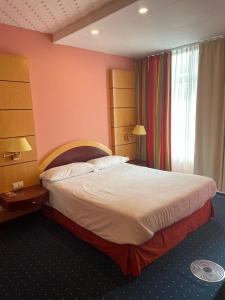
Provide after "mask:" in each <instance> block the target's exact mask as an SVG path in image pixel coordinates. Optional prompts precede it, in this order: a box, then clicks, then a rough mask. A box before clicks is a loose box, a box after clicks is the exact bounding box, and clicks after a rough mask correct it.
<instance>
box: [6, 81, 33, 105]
mask: <svg viewBox="0 0 225 300" xmlns="http://www.w3.org/2000/svg"><path fill="white" fill-rule="evenodd" d="M0 109H32V99H31V90H30V84H29V83H26V82H13V81H11V82H9V81H0Z"/></svg>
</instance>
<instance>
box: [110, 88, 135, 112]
mask: <svg viewBox="0 0 225 300" xmlns="http://www.w3.org/2000/svg"><path fill="white" fill-rule="evenodd" d="M111 93H112V94H111V107H115V108H117V107H135V106H136V104H135V99H134V89H116V88H113V89H112V90H111Z"/></svg>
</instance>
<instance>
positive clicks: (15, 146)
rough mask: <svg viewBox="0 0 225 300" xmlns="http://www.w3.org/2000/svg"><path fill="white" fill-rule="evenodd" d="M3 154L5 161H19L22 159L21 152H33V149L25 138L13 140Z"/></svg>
mask: <svg viewBox="0 0 225 300" xmlns="http://www.w3.org/2000/svg"><path fill="white" fill-rule="evenodd" d="M5 150H6V152H5V153H4V154H3V157H4V159H8V158H10V159H12V160H19V159H21V152H27V151H31V150H32V147H31V145H30V144H29V143H28V141H27V139H26V138H25V137H22V138H16V139H12V140H11V141H10V142H9V143H8V145H7V147H6V149H5Z"/></svg>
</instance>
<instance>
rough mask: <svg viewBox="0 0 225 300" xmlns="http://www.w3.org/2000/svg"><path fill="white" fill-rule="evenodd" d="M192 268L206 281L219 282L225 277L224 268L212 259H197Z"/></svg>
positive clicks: (194, 272) (197, 275) (193, 271)
mask: <svg viewBox="0 0 225 300" xmlns="http://www.w3.org/2000/svg"><path fill="white" fill-rule="evenodd" d="M190 269H191V272H192V273H193V274H194V275H195V276H196V277H198V278H199V279H201V280H204V281H208V282H218V281H221V280H223V279H224V278H225V271H224V269H223V268H222V267H221V266H220V265H218V264H216V263H214V262H213V261H210V260H195V261H193V262H192V263H191V267H190Z"/></svg>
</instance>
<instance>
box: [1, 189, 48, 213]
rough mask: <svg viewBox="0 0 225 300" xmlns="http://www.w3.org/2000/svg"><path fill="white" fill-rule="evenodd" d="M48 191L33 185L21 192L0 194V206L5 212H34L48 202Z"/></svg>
mask: <svg viewBox="0 0 225 300" xmlns="http://www.w3.org/2000/svg"><path fill="white" fill-rule="evenodd" d="M48 196H49V195H48V191H47V190H46V189H45V188H43V187H41V186H40V185H33V186H29V187H26V188H23V189H22V190H19V191H15V192H9V193H4V194H0V204H1V205H2V206H3V207H4V208H5V209H6V210H7V211H16V210H20V211H31V212H32V211H35V210H38V209H41V208H42V205H43V204H44V203H45V202H46V201H47V200H48Z"/></svg>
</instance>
